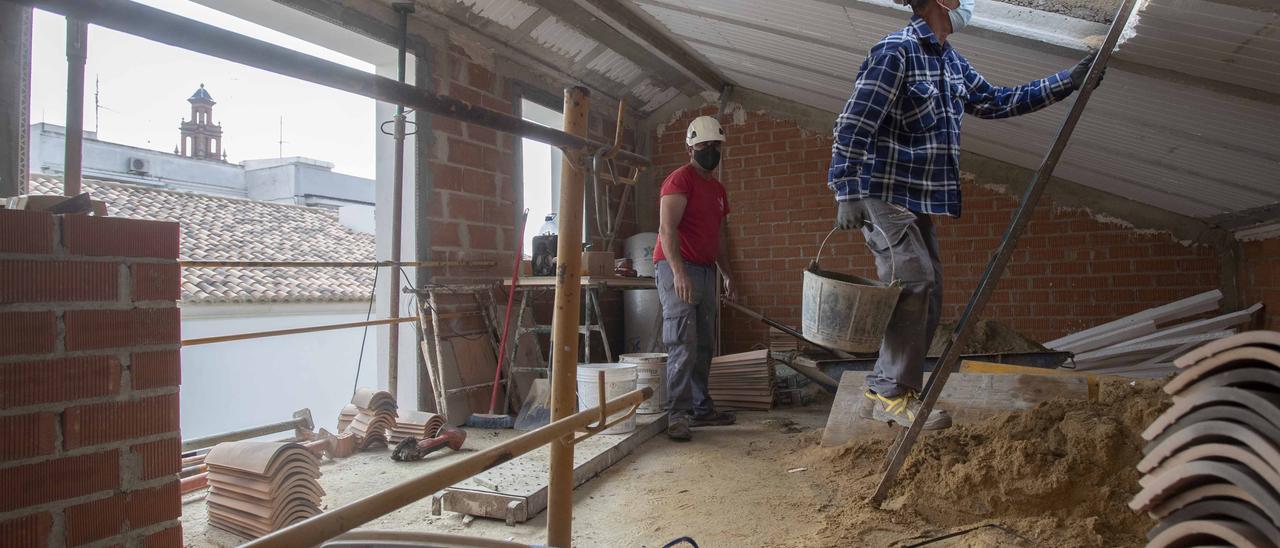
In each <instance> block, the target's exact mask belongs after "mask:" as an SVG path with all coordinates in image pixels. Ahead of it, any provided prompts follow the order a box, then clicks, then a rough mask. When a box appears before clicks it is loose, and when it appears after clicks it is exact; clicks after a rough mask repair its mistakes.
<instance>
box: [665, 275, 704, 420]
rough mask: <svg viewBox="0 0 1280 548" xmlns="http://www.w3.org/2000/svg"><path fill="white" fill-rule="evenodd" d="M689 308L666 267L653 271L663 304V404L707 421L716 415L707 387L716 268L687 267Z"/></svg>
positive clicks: (674, 412)
mask: <svg viewBox="0 0 1280 548" xmlns="http://www.w3.org/2000/svg"><path fill="white" fill-rule="evenodd" d="M684 269H685V272H686V273H688V275H689V282H690V283H691V284H692V285H693V302H691V303H689V302H685V301H684V300H683V299H681V298H680V296H679V295H677V294H676V289H675V276H674V275H673V274H672V272H671V265H670V264H668V263H667V261H658V264H657V266H656V267H655V268H654V277H655V278H656V279H657V280H656V281H657V286H658V300H659V301H660V302H661V303H662V343H663V344H665V345H666V346H667V398H668V399H669V402H670V406H671V412H672V414H684V415H689V414H694V415H699V416H701V415H707V414H710V413H712V412H713V411H715V406H714V405H713V404H712V403H711V393H710V392H709V391H708V390H707V383H708V382H709V380H710V377H711V352H712V346H711V345H712V343H713V342H714V338H715V333H714V329H715V315H716V311H717V310H718V309H719V304H720V303H718V302H716V267H714V266H703V265H697V264H693V263H688V262H686V263H685V264H684Z"/></svg>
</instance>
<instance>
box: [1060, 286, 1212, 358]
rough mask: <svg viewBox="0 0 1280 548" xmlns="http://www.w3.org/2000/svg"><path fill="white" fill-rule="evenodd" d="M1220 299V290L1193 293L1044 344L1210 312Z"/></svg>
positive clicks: (1077, 339)
mask: <svg viewBox="0 0 1280 548" xmlns="http://www.w3.org/2000/svg"><path fill="white" fill-rule="evenodd" d="M1221 300H1222V292H1221V291H1219V290H1217V289H1215V290H1213V291H1208V292H1205V293H1201V294H1199V295H1193V296H1191V297H1187V298H1185V299H1182V300H1179V301H1174V302H1171V303H1169V304H1166V305H1163V306H1157V307H1155V308H1151V309H1147V310H1143V311H1142V312H1139V313H1137V314H1131V315H1129V316H1125V317H1123V318H1120V319H1118V320H1116V321H1113V322H1107V323H1104V324H1102V325H1099V326H1096V327H1091V328H1089V329H1086V330H1084V331H1080V332H1077V333H1072V334H1070V335H1067V336H1065V337H1062V338H1061V339H1056V340H1052V341H1049V342H1047V343H1045V346H1047V347H1049V348H1061V347H1062V346H1063V345H1068V344H1071V343H1074V342H1079V341H1082V340H1085V339H1088V338H1091V337H1097V336H1099V335H1102V334H1105V333H1109V332H1111V331H1114V330H1116V329H1121V328H1125V327H1128V326H1130V325H1133V324H1135V323H1141V322H1144V321H1152V322H1155V323H1157V324H1160V323H1164V322H1168V321H1172V320H1176V319H1179V318H1185V317H1188V316H1192V315H1195V314H1201V313H1204V312H1211V311H1213V310H1217V309H1218V301H1221Z"/></svg>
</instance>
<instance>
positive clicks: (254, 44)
mask: <svg viewBox="0 0 1280 548" xmlns="http://www.w3.org/2000/svg"><path fill="white" fill-rule="evenodd" d="M0 2H12V3H18V4H22V5H27V6H34V7H38V8H40V9H43V10H47V11H50V12H53V13H58V14H61V15H64V16H68V17H74V18H76V19H78V20H81V21H85V22H87V23H92V24H95V25H98V26H102V27H106V28H110V29H114V30H118V31H120V32H124V33H128V34H132V35H134V36H141V37H143V38H146V39H148V40H154V41H156V42H160V43H163V44H169V45H171V46H175V47H179V48H183V49H188V50H191V51H195V52H197V53H203V54H205V55H211V56H214V57H218V58H221V59H226V60H228V61H232V62H235V63H240V64H243V65H248V66H251V67H255V68H259V69H262V70H266V71H270V72H274V73H276V74H283V75H285V76H291V77H294V78H298V79H300V80H305V81H308V82H312V83H316V84H320V85H322V86H327V87H331V88H334V89H339V90H342V91H346V92H350V93H354V94H356V95H362V96H365V97H369V98H371V99H377V100H379V101H383V102H386V103H392V104H396V105H403V106H406V107H410V108H413V109H414V110H415V111H417V112H419V113H423V112H425V113H428V114H436V115H439V116H446V117H449V118H453V119H456V120H460V121H462V122H466V123H468V124H476V125H479V126H482V127H487V128H490V129H494V130H497V131H501V132H504V133H510V134H512V135H518V136H521V137H528V138H530V139H533V140H535V141H539V142H542V143H546V144H549V145H552V146H557V147H565V148H574V149H586V150H590V151H593V152H594V151H597V150H602V149H603V150H607V149H609V148H610V147H611V145H608V144H605V143H599V142H596V141H590V140H588V139H586V138H585V137H583V136H578V135H570V134H568V133H565V132H563V131H560V130H558V129H554V128H549V127H546V126H542V125H538V124H535V123H533V122H530V121H527V120H524V119H521V118H520V117H518V116H512V115H510V114H506V113H503V112H498V111H496V110H492V109H487V108H484V107H480V106H476V105H472V104H470V103H467V102H465V101H460V100H458V99H454V98H453V97H449V96H447V95H436V94H434V93H429V92H427V91H424V90H422V89H420V88H417V87H414V86H411V85H408V84H403V83H400V82H397V81H395V80H392V79H390V78H383V77H381V76H377V75H373V74H369V73H366V72H363V71H360V70H357V69H353V68H350V67H346V66H343V65H339V64H337V63H334V62H331V61H326V60H324V59H320V58H317V57H313V56H310V55H306V54H304V53H298V52H296V51H293V50H291V49H288V48H284V47H280V46H277V45H275V44H271V43H268V42H263V41H261V40H257V39H254V38H249V37H247V36H244V35H240V34H236V33H234V32H231V31H227V30H223V29H220V28H218V27H215V26H213V25H209V24H206V23H201V22H199V21H193V20H191V19H187V18H185V17H182V16H179V15H174V14H172V13H168V12H166V11H163V10H159V9H156V8H152V7H149V6H144V5H141V4H138V3H136V2H130V1H129V0H0ZM615 159H616V160H617V161H619V162H622V163H624V164H627V165H632V166H642V167H648V166H650V165H651V164H650V162H649V160H648V159H647V158H645V157H643V156H640V155H637V154H635V153H632V152H628V151H619V152H618V153H617V156H616V157H615Z"/></svg>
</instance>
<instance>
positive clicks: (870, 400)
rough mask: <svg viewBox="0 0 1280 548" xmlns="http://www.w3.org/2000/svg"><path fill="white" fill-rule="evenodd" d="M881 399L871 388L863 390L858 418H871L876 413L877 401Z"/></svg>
mask: <svg viewBox="0 0 1280 548" xmlns="http://www.w3.org/2000/svg"><path fill="white" fill-rule="evenodd" d="M877 401H880V400H879V399H878V398H877V397H876V393H875V392H872V391H871V390H870V389H867V390H864V391H863V392H862V401H861V402H859V403H858V418H860V419H866V420H871V417H872V416H873V415H874V414H875V409H876V402H877Z"/></svg>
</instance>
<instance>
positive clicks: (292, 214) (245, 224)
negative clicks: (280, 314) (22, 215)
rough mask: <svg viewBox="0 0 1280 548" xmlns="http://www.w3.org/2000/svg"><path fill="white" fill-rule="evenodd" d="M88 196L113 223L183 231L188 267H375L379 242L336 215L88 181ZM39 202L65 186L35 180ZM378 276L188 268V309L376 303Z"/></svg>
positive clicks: (364, 271)
mask: <svg viewBox="0 0 1280 548" xmlns="http://www.w3.org/2000/svg"><path fill="white" fill-rule="evenodd" d="M83 187H84V190H85V191H86V192H89V193H90V194H92V195H93V197H94V199H97V200H102V201H104V202H106V203H107V210H108V212H109V213H110V214H111V216H113V217H130V218H135V219H149V220H155V221H173V222H177V223H179V224H180V225H181V240H180V244H179V253H180V255H181V258H182V259H187V260H202V261H372V260H374V238H373V235H371V234H365V233H361V232H356V231H354V230H351V229H349V228H347V227H345V226H343V225H342V224H341V223H339V222H338V215H337V213H336V212H334V211H332V210H326V209H319V208H312V207H303V206H295V205H287V204H276V203H270V202H257V201H252V200H243V199H238V198H226V197H222V196H210V195H206V194H195V193H190V192H178V191H173V190H164V189H158V188H150V187H145V186H139V185H131V184H125V183H114V182H106V181H95V180H90V179H86V180H85V181H84V183H83ZM30 192H31V193H32V194H60V193H61V192H62V181H61V179H58V178H52V177H46V176H42V175H32V176H31V188H30ZM372 285H373V269H372V268H305V269H304V268H184V269H183V271H182V301H183V302H184V303H251V302H252V303H256V302H342V301H363V300H367V299H368V298H369V293H370V290H371V289H372Z"/></svg>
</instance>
